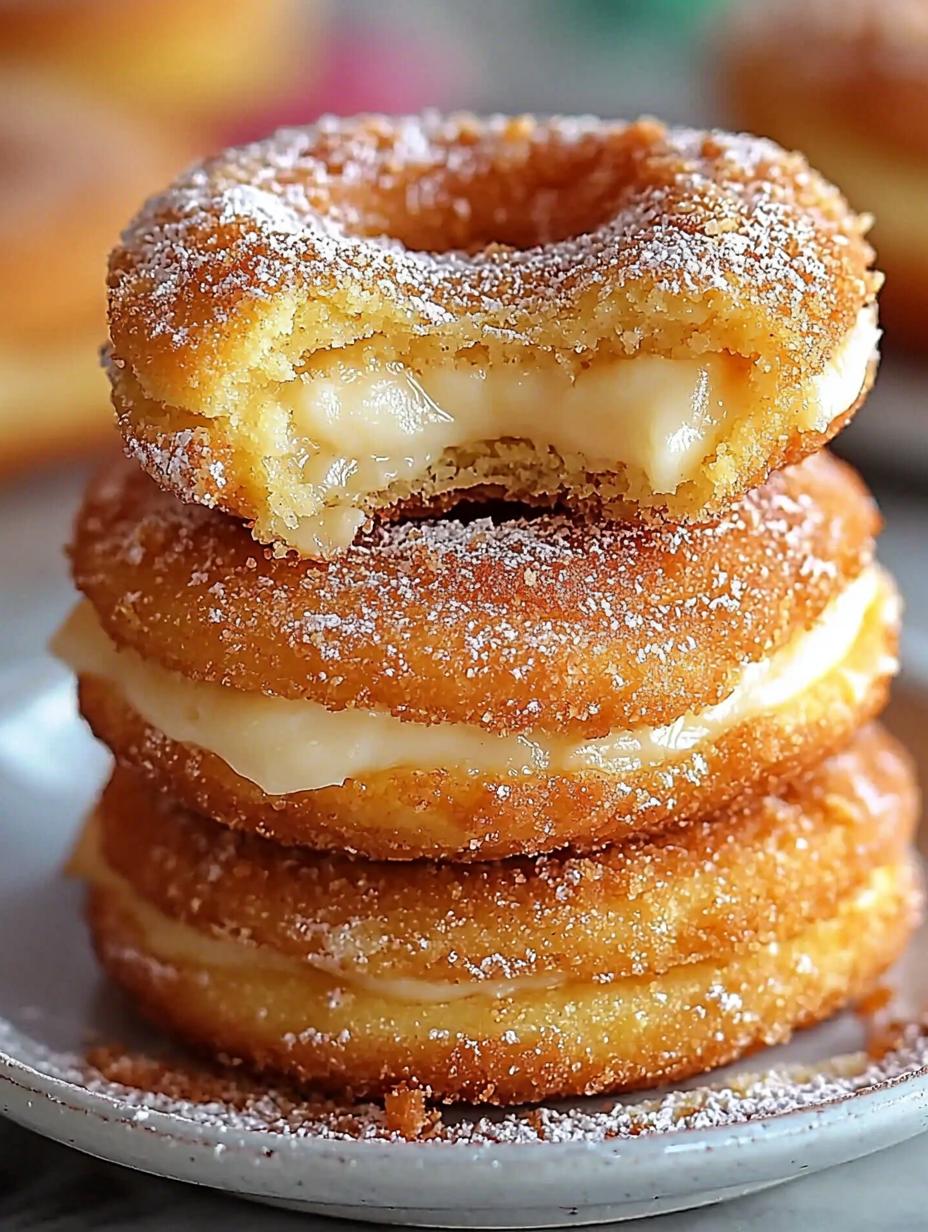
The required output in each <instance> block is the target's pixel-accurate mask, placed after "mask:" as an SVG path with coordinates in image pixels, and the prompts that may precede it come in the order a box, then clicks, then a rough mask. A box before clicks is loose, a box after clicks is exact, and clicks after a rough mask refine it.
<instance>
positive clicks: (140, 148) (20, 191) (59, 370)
mask: <svg viewBox="0 0 928 1232" xmlns="http://www.w3.org/2000/svg"><path fill="white" fill-rule="evenodd" d="M3 11H4V10H3V9H0V12H3ZM0 26H2V20H0ZM184 157H185V155H184V154H183V153H181V152H180V150H179V149H174V148H173V146H172V144H171V143H169V142H167V141H166V140H165V139H162V138H160V137H158V136H156V135H155V134H153V133H152V131H151V130H150V129H149V128H147V127H145V126H144V125H142V124H141V123H139V122H136V121H134V120H126V119H123V118H121V117H118V116H116V115H114V114H113V113H111V111H110V110H109V109H107V108H103V107H101V106H99V105H97V104H95V103H91V102H89V101H87V100H86V99H83V98H81V97H79V96H75V95H73V94H72V93H71V92H69V91H67V90H65V89H62V88H61V87H59V86H57V85H55V84H54V83H51V82H47V81H45V80H43V79H42V78H40V77H38V76H35V75H30V74H26V73H24V72H15V71H13V70H9V71H6V70H5V71H4V72H3V74H2V75H0V283H2V285H3V295H2V296H0V472H4V471H7V470H10V469H12V468H14V467H18V466H21V465H23V464H24V463H29V462H33V461H36V460H39V459H42V458H44V457H46V456H48V455H50V454H55V453H59V452H61V451H62V450H68V449H73V448H75V447H77V446H81V445H86V444H91V443H96V444H99V442H100V441H101V439H106V437H107V436H108V435H109V434H110V433H112V418H113V416H112V410H111V408H110V406H109V399H108V397H107V381H106V378H105V377H104V375H103V373H102V371H101V369H100V363H99V351H100V346H101V344H102V342H103V341H104V338H105V334H106V306H105V287H104V285H103V282H104V279H103V274H102V270H103V268H104V266H105V262H106V253H107V251H108V249H109V247H110V244H111V242H112V237H113V232H114V230H115V229H116V228H118V227H119V225H120V222H121V220H122V219H123V218H124V216H125V212H126V211H127V210H129V209H131V208H132V205H131V203H132V202H134V201H137V199H138V196H139V194H141V193H143V192H145V191H146V190H147V189H149V188H150V186H151V184H152V183H153V182H157V181H158V180H159V179H160V178H161V177H162V176H164V175H166V174H170V173H171V172H172V171H174V170H176V168H177V166H178V165H180V163H181V162H182V161H183V160H184ZM113 439H114V440H116V439H118V438H116V436H115V434H113Z"/></svg>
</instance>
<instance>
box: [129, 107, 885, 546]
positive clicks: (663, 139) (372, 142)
mask: <svg viewBox="0 0 928 1232" xmlns="http://www.w3.org/2000/svg"><path fill="white" fill-rule="evenodd" d="M871 257H872V253H871V250H870V248H869V246H868V244H867V243H866V240H865V239H864V222H863V221H862V220H861V219H859V218H858V217H856V216H855V215H854V214H852V213H851V212H850V211H849V210H848V207H847V205H846V203H845V201H844V199H843V198H842V197H841V196H840V194H839V193H838V192H837V191H836V190H835V189H834V188H832V187H831V186H830V185H829V184H827V183H826V182H825V181H824V180H822V179H821V178H820V177H819V176H818V175H817V174H816V173H815V172H814V171H812V170H810V168H809V167H808V165H807V164H806V162H805V161H804V160H803V159H802V158H801V157H800V156H799V155H796V154H787V153H785V152H784V151H783V150H781V149H779V148H778V147H777V146H775V145H773V144H772V143H770V142H769V141H762V140H757V139H754V138H749V137H735V136H730V135H727V134H724V133H716V132H695V131H691V130H683V129H668V128H665V127H664V126H663V125H661V124H658V123H656V122H653V121H639V122H637V123H632V124H628V123H620V122H603V121H595V120H576V119H557V120H548V121H540V120H537V121H536V120H533V119H530V118H521V119H508V118H500V117H497V118H495V119H491V120H485V121H484V120H478V119H475V118H474V117H472V116H460V115H459V116H453V117H451V118H449V119H442V118H439V117H437V116H434V115H427V116H425V117H420V118H414V119H403V120H387V119H385V118H383V117H370V116H367V117H362V118H359V119H353V120H333V119H326V120H323V121H320V122H319V123H318V124H317V125H315V126H313V127H310V128H304V129H287V130H282V131H281V132H279V133H277V134H276V135H275V136H273V137H271V138H269V139H268V140H267V141H264V142H261V143H258V144H254V145H250V146H247V147H244V148H241V149H235V150H230V151H227V152H225V153H224V154H221V155H219V156H218V157H216V158H213V159H211V160H209V161H208V162H206V163H204V164H203V165H202V166H201V167H199V168H197V169H195V170H193V171H192V172H191V173H190V174H188V175H186V176H185V177H183V178H181V179H180V180H178V181H176V182H175V184H174V185H173V186H172V187H171V188H170V189H168V191H167V192H165V193H164V194H162V195H161V196H158V197H155V198H153V199H152V200H151V201H149V202H148V204H147V205H146V206H145V207H144V209H143V210H142V212H141V213H140V214H139V215H138V217H137V218H136V219H135V221H134V222H133V223H132V224H131V226H130V227H129V229H128V230H127V232H126V233H125V235H124V237H123V241H122V243H121V244H120V245H119V246H118V247H117V249H116V251H115V252H114V254H113V256H112V260H111V264H110V277H109V285H110V336H111V340H112V348H111V357H110V376H111V380H112V383H113V397H114V402H115V406H116V410H117V414H118V417H119V421H120V424H121V427H122V431H123V434H124V436H125V439H126V442H127V445H128V449H129V451H130V453H131V454H132V455H134V456H135V457H136V458H137V459H138V460H139V461H140V463H141V465H142V466H143V467H144V468H145V469H146V470H147V471H148V472H149V473H150V474H151V475H153V476H154V477H155V478H156V479H157V481H158V482H159V483H160V484H161V485H162V486H164V487H166V488H168V489H170V490H171V491H173V492H175V493H176V494H177V495H178V496H180V497H181V498H182V499H184V500H186V501H199V502H200V503H202V504H205V505H212V506H216V507H218V508H221V509H223V510H226V511H227V512H230V513H233V514H235V515H237V516H239V517H241V518H244V519H247V520H248V521H249V522H250V523H252V524H253V527H254V534H255V536H256V537H257V538H258V539H259V540H261V541H264V542H273V543H275V544H277V545H278V548H279V549H280V550H282V549H283V548H292V549H295V550H296V551H297V552H298V553H300V554H303V555H307V556H328V555H332V554H336V553H337V552H339V551H341V550H343V549H344V548H345V547H346V546H347V545H348V544H349V543H350V542H351V541H352V540H353V539H354V537H355V535H356V534H357V533H358V531H359V529H360V528H361V527H362V526H363V525H364V524H365V523H366V522H367V521H368V520H369V518H370V516H371V515H372V514H374V513H378V514H380V515H381V516H384V515H385V514H387V513H389V512H390V511H393V512H396V513H400V512H404V511H405V512H409V511H410V510H411V509H412V510H415V509H422V508H424V509H426V510H431V511H434V510H435V508H436V507H438V508H440V507H442V506H446V505H447V504H448V503H449V502H451V501H453V500H455V499H457V498H458V497H460V495H461V494H462V493H466V492H470V493H472V494H474V493H476V494H478V495H479V496H480V497H481V498H482V497H485V496H486V495H492V496H495V497H505V498H508V499H516V500H520V501H527V502H534V503H537V504H542V505H543V504H550V503H552V502H553V501H555V500H556V501H559V502H561V503H562V504H563V503H566V504H567V505H568V506H569V507H571V508H572V509H573V510H575V511H576V510H577V509H581V510H587V509H593V510H595V511H596V512H597V513H605V514H606V515H607V516H613V517H625V516H628V515H630V514H632V513H634V512H635V511H636V510H637V511H642V512H643V513H644V514H645V515H653V516H661V515H669V516H670V517H672V518H673V519H677V520H693V519H705V518H706V517H708V516H710V515H712V514H714V513H716V512H718V511H719V510H720V509H721V508H722V507H723V506H724V505H725V504H726V503H729V502H731V501H732V500H734V499H736V498H737V497H739V496H740V495H741V494H742V493H743V492H745V491H746V490H748V489H749V488H751V487H753V486H754V485H756V484H757V483H759V482H761V481H762V480H763V479H764V477H765V476H766V475H767V474H768V472H769V471H771V469H773V468H776V467H779V466H782V465H784V464H785V463H788V462H791V461H797V460H799V459H800V458H802V457H803V456H804V455H806V454H808V453H810V452H812V451H813V450H816V449H818V448H819V447H820V446H821V445H822V444H823V442H825V441H826V440H827V439H828V438H829V437H831V436H832V435H833V434H834V433H835V432H836V431H837V430H838V429H839V428H840V427H841V426H842V424H844V423H845V421H846V420H847V419H848V417H849V416H850V415H851V413H852V412H853V410H854V409H855V408H856V406H857V405H858V403H859V402H860V401H861V399H862V398H863V396H864V394H865V392H866V389H867V387H868V384H869V381H870V378H871V375H872V370H873V367H874V363H875V356H876V343H877V337H878V330H877V324H876V309H875V305H874V295H875V291H876V289H877V286H878V281H879V280H878V277H877V276H876V275H875V274H874V273H873V271H872V270H871V268H870V262H871Z"/></svg>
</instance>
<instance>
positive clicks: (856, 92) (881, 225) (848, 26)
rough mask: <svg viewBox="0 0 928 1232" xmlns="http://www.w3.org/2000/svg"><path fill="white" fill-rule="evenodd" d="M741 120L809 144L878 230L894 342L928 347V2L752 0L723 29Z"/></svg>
mask: <svg viewBox="0 0 928 1232" xmlns="http://www.w3.org/2000/svg"><path fill="white" fill-rule="evenodd" d="M722 42H723V53H722V65H723V67H722V72H721V77H722V80H723V83H724V87H723V88H724V92H725V100H724V101H725V106H726V109H727V113H728V115H729V117H730V118H731V120H732V122H733V123H735V124H737V125H741V126H744V127H747V128H750V129H751V130H752V131H754V132H761V133H765V134H769V135H770V136H771V137H774V138H775V139H776V140H777V141H782V142H783V143H784V144H785V145H789V146H798V147H799V148H800V149H802V150H803V151H804V152H805V153H806V154H807V155H808V157H809V158H810V159H811V160H812V161H813V162H814V163H815V165H816V166H818V167H821V169H822V170H823V171H824V172H825V173H826V174H827V175H828V176H830V177H831V178H832V179H833V180H834V181H835V183H837V184H839V185H840V186H841V188H842V190H843V191H844V192H845V193H846V194H847V195H848V197H849V198H850V201H851V204H852V205H853V206H854V207H855V208H856V209H858V210H867V211H871V212H872V213H873V214H874V215H875V217H876V224H875V227H874V231H873V238H874V244H875V246H876V249H877V252H878V256H879V262H880V265H881V267H882V268H883V269H885V271H886V274H887V286H886V290H885V291H884V292H883V294H882V295H881V297H880V314H881V317H882V319H883V321H884V323H885V324H886V327H887V332H888V336H889V338H890V340H891V341H899V342H901V343H903V344H906V345H909V346H913V347H915V348H918V349H924V348H925V346H926V345H928V325H926V324H925V321H926V308H928V224H926V221H925V216H924V207H923V203H924V200H925V196H926V194H928V126H926V125H924V124H923V123H922V122H921V121H920V120H919V119H918V117H919V116H921V115H924V114H925V112H926V108H928V8H926V6H925V5H924V4H923V3H921V0H844V2H843V3H841V4H835V3H831V2H830V0H776V2H769V3H765V4H763V5H760V4H753V5H745V6H743V7H742V8H741V9H739V10H737V11H736V12H735V14H733V15H732V17H731V19H730V22H729V23H728V24H727V25H726V30H725V34H724V36H723V40H722Z"/></svg>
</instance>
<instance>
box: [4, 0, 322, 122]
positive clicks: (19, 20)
mask: <svg viewBox="0 0 928 1232" xmlns="http://www.w3.org/2000/svg"><path fill="white" fill-rule="evenodd" d="M320 10H321V3H320V0H131V2H129V3H127V2H126V0H0V59H2V60H6V61H7V62H8V63H11V64H16V65H22V64H29V65H30V66H31V67H41V68H43V69H47V70H48V72H49V73H50V75H52V76H54V77H55V78H56V79H58V80H68V79H70V80H71V81H72V82H74V83H75V84H77V85H79V86H81V87H82V88H85V89H88V90H91V91H93V92H94V93H96V94H99V95H100V96H101V97H105V98H108V99H110V100H111V101H112V102H114V103H117V104H120V105H122V106H125V107H128V108H130V109H133V110H137V111H139V112H140V113H142V114H144V115H145V116H146V117H150V118H154V117H160V118H163V119H170V120H177V121H179V122H180V123H181V124H182V125H184V126H186V127H187V128H188V130H189V129H193V128H194V127H195V126H197V125H206V126H210V125H212V124H214V123H216V122H221V123H224V122H225V120H226V118H227V117H228V116H229V115H230V114H232V115H239V114H242V113H247V112H248V111H249V109H251V108H252V107H254V106H258V105H262V104H263V103H265V102H266V101H267V100H268V99H269V98H272V97H274V96H276V95H278V94H279V93H280V92H281V91H285V90H286V89H287V88H288V86H289V83H290V82H291V80H293V79H294V78H295V77H296V76H297V75H299V76H300V77H301V78H302V77H305V75H306V74H307V71H308V68H309V67H310V66H311V62H312V56H313V51H314V48H315V47H316V45H317V43H316V39H315V38H314V37H313V33H314V27H315V25H316V24H317V22H318V20H319V17H320Z"/></svg>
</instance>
